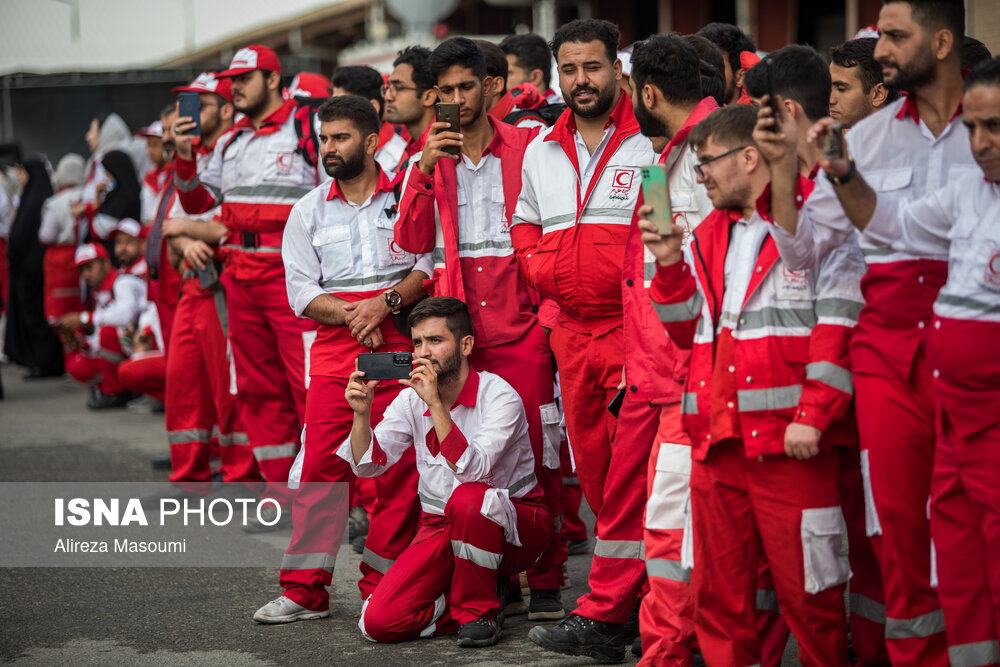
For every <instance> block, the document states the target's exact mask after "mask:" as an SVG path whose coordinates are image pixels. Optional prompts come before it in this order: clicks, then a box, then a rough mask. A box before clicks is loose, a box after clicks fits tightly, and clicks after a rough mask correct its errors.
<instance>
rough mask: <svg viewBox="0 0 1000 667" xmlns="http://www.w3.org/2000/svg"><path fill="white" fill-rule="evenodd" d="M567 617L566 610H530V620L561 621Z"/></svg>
mask: <svg viewBox="0 0 1000 667" xmlns="http://www.w3.org/2000/svg"><path fill="white" fill-rule="evenodd" d="M564 618H566V610H565V609H560V610H558V611H555V610H553V611H530V610H529V611H528V620H529V621H561V620H562V619H564Z"/></svg>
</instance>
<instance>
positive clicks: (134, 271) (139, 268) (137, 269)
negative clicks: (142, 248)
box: [120, 257, 149, 282]
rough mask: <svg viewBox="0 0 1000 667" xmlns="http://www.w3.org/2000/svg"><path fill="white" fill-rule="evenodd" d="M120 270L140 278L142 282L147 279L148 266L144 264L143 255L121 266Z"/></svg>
mask: <svg viewBox="0 0 1000 667" xmlns="http://www.w3.org/2000/svg"><path fill="white" fill-rule="evenodd" d="M120 271H121V272H122V273H126V274H128V275H130V276H135V277H136V278H141V279H142V281H143V282H146V281H147V280H148V279H149V266H148V265H147V264H146V258H145V257H140V258H139V259H137V260H135V261H134V262H132V263H131V264H129V265H128V266H122V267H121V269H120Z"/></svg>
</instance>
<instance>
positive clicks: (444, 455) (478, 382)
mask: <svg viewBox="0 0 1000 667" xmlns="http://www.w3.org/2000/svg"><path fill="white" fill-rule="evenodd" d="M376 391H378V389H376ZM451 419H452V426H451V431H450V432H449V433H448V437H446V438H445V439H444V441H443V442H438V437H437V431H435V429H434V420H433V419H431V414H430V410H428V409H427V404H426V403H424V402H423V400H421V398H420V397H419V396H417V393H416V392H415V391H413V389H410V388H409V387H407V388H406V389H404V390H403V391H401V392H400V393H399V396H397V397H396V398H395V400H393V402H392V403H390V404H389V407H387V408H386V409H385V414H384V415H383V416H382V421H381V422H380V423H379V425H378V426H376V427H375V431H374V433H373V438H372V445H371V446H370V447H369V448H368V451H367V452H365V455H364V456H362V457H361V460H360V461H359V462H358V463H354V454H353V452H352V451H351V438H350V436H349V435H348V437H347V439H346V440H345V441H344V442H343V443H342V444H341V445H340V447H339V449H338V450H337V456H339V457H340V458H342V459H344V460H345V461H347V462H348V463H349V464H351V468H352V469H353V470H354V472H355V474H357V475H359V476H361V477H375V476H377V475H380V474H382V472H384V471H385V470H386V468H388V467H389V466H391V465H393V464H394V463H396V462H397V461H399V459H400V458H402V456H403V454H404V453H405V452H406V450H407V449H409V448H410V447H414V448H415V449H416V455H417V474H418V475H419V477H420V479H419V481H418V483H417V495H418V496H419V498H420V506H421V508H422V509H423V511H424V512H426V513H428V514H435V515H437V516H444V508H445V505H446V504H447V503H448V499H449V498H451V494H452V492H453V491H454V490H455V489H456V488H457V487H458V485H459V484H463V483H465V482H483V483H485V484H488V485H490V486H491V487H493V488H492V489H491V490H490V491H488V492H487V493H486V497H485V498H484V499H483V506H482V508H481V510H480V511H481V512H482V514H483V516H485V517H487V518H488V519H492V520H493V521H495V522H496V523H498V524H499V525H501V526H503V529H504V536H505V538H506V540H507V541H508V542H511V543H513V544H517V545H519V544H520V541H519V540H518V537H517V514H516V511H515V509H514V506H513V504H512V503H511V502H510V499H511V498H534V499H537V498H540V497H541V490H540V489H539V487H538V485H537V483H536V481H535V456H534V454H532V452H531V442H530V440H529V439H528V422H527V420H526V419H525V417H524V405H523V404H522V403H521V397H520V396H518V395H517V392H515V391H514V389H513V388H512V387H511V386H510V385H509V384H507V383H506V382H505V381H504V380H503V378H501V377H500V376H499V375H494V374H492V373H488V372H486V371H482V372H477V371H476V370H475V369H474V368H470V369H469V378H468V379H467V380H466V381H465V386H464V387H462V391H461V393H460V394H459V395H458V398H457V399H456V400H455V404H454V405H453V406H452V407H451ZM448 463H451V464H452V465H454V466H455V467H456V468H457V470H452V469H451V468H450V467H449V466H448Z"/></svg>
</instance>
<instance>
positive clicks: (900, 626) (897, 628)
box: [885, 609, 944, 639]
mask: <svg viewBox="0 0 1000 667" xmlns="http://www.w3.org/2000/svg"><path fill="white" fill-rule="evenodd" d="M939 632H944V614H943V613H942V612H941V610H940V609H938V610H936V611H932V612H930V613H929V614H924V615H922V616H916V617H914V618H887V619H885V638H886V639H909V638H910V637H930V636H931V635H936V634H937V633H939Z"/></svg>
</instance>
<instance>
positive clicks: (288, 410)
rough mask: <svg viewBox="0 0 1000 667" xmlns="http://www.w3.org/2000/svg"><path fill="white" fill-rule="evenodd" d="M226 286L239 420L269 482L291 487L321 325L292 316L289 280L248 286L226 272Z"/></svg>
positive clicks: (272, 487) (277, 489) (274, 490)
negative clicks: (311, 361)
mask: <svg viewBox="0 0 1000 667" xmlns="http://www.w3.org/2000/svg"><path fill="white" fill-rule="evenodd" d="M222 285H223V287H225V290H226V306H227V308H228V310H229V341H230V343H231V345H232V352H233V362H234V367H235V370H236V389H237V397H236V399H237V402H238V404H239V408H240V419H241V420H242V422H243V427H244V429H245V430H246V433H247V436H248V437H249V439H250V445H251V446H252V447H253V453H254V456H255V457H256V458H257V465H258V466H259V467H260V472H261V474H262V475H263V476H264V479H265V480H267V481H268V482H272V483H278V482H286V481H288V469H289V468H291V466H292V461H294V460H295V454H296V452H297V451H298V444H299V435H300V431H301V429H302V424H303V419H304V418H305V408H306V385H307V378H308V369H307V367H306V362H307V360H308V358H309V347H310V346H311V345H312V341H313V340H314V339H315V337H316V333H315V332H316V323H315V322H313V321H312V320H308V319H300V318H298V317H296V316H295V313H294V312H292V309H291V308H290V307H289V306H288V294H287V293H286V291H285V281H284V280H271V281H263V282H243V281H239V280H235V279H234V278H233V277H232V276H230V275H229V274H227V273H225V272H224V273H223V274H222ZM342 398H343V397H341V399H342ZM269 493H271V494H280V493H281V490H280V486H279V485H276V484H270V485H269Z"/></svg>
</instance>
